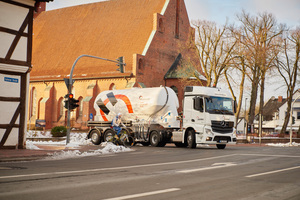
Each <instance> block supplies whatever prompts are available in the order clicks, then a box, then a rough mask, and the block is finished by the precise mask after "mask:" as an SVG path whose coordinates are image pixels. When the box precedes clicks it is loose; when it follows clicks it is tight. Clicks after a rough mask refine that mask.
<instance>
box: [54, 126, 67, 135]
mask: <svg viewBox="0 0 300 200" xmlns="http://www.w3.org/2000/svg"><path fill="white" fill-rule="evenodd" d="M51 134H52V136H53V137H65V136H66V135H67V128H66V127H64V126H55V127H53V128H52V129H51Z"/></svg>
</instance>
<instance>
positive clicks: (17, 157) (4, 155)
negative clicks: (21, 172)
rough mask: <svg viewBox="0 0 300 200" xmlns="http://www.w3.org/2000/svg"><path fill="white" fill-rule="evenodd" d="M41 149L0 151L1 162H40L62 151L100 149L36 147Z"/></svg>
mask: <svg viewBox="0 0 300 200" xmlns="http://www.w3.org/2000/svg"><path fill="white" fill-rule="evenodd" d="M36 146H37V147H38V148H39V149H37V150H35V149H0V162H13V161H30V160H39V159H42V158H45V157H47V156H49V154H50V155H51V154H54V153H55V152H60V151H74V150H79V151H81V152H86V151H89V150H97V149H100V146H96V145H84V146H79V147H76V148H70V147H65V145H36Z"/></svg>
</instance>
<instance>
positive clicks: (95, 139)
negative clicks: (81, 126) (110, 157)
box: [90, 129, 101, 145]
mask: <svg viewBox="0 0 300 200" xmlns="http://www.w3.org/2000/svg"><path fill="white" fill-rule="evenodd" d="M90 138H91V141H92V143H93V144H94V145H99V144H100V143H101V135H100V133H99V131H98V130H96V129H94V130H92V131H91V132H90Z"/></svg>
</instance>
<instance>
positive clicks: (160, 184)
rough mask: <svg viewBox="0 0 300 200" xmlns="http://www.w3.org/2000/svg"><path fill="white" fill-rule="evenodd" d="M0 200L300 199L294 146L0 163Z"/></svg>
mask: <svg viewBox="0 0 300 200" xmlns="http://www.w3.org/2000/svg"><path fill="white" fill-rule="evenodd" d="M0 199H1V200H2V199H10V200H11V199H18V200H20V199H30V200H32V199H44V200H47V199H51V200H52V199H72V200H77V199H78V200H79V199H80V200H82V199H89V200H90V199H97V200H98V199H151V200H152V199H205V200H207V199H256V200H257V199H263V200H268V199H272V200H274V199H280V200H283V199H292V200H299V199H300V148H299V147H285V148H282V147H267V146H263V147H257V146H239V145H237V146H228V147H226V149H224V150H219V149H217V148H215V147H209V148H207V147H206V148H197V149H187V148H176V147H175V146H167V147H163V148H154V147H133V151H131V152H125V153H118V154H111V155H101V156H92V157H83V158H76V159H65V160H51V161H30V162H14V163H0Z"/></svg>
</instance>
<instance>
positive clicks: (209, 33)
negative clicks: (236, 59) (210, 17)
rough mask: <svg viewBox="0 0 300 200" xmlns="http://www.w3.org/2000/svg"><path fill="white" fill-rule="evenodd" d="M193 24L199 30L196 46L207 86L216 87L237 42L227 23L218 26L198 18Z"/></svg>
mask: <svg viewBox="0 0 300 200" xmlns="http://www.w3.org/2000/svg"><path fill="white" fill-rule="evenodd" d="M193 25H194V26H195V28H196V30H197V33H198V35H197V37H196V40H195V46H196V47H197V51H198V54H199V57H200V63H201V66H202V68H203V70H204V74H205V77H206V79H207V86H214V87H216V86H217V84H218V81H219V79H220V77H221V76H222V75H223V74H224V71H225V70H226V68H227V66H228V63H229V62H230V59H231V52H232V50H233V48H234V46H235V44H236V42H235V40H234V38H232V37H231V36H230V34H229V33H230V32H229V30H228V28H227V24H225V25H224V26H222V27H218V26H217V25H216V23H214V22H210V21H203V20H198V21H194V22H193Z"/></svg>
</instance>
